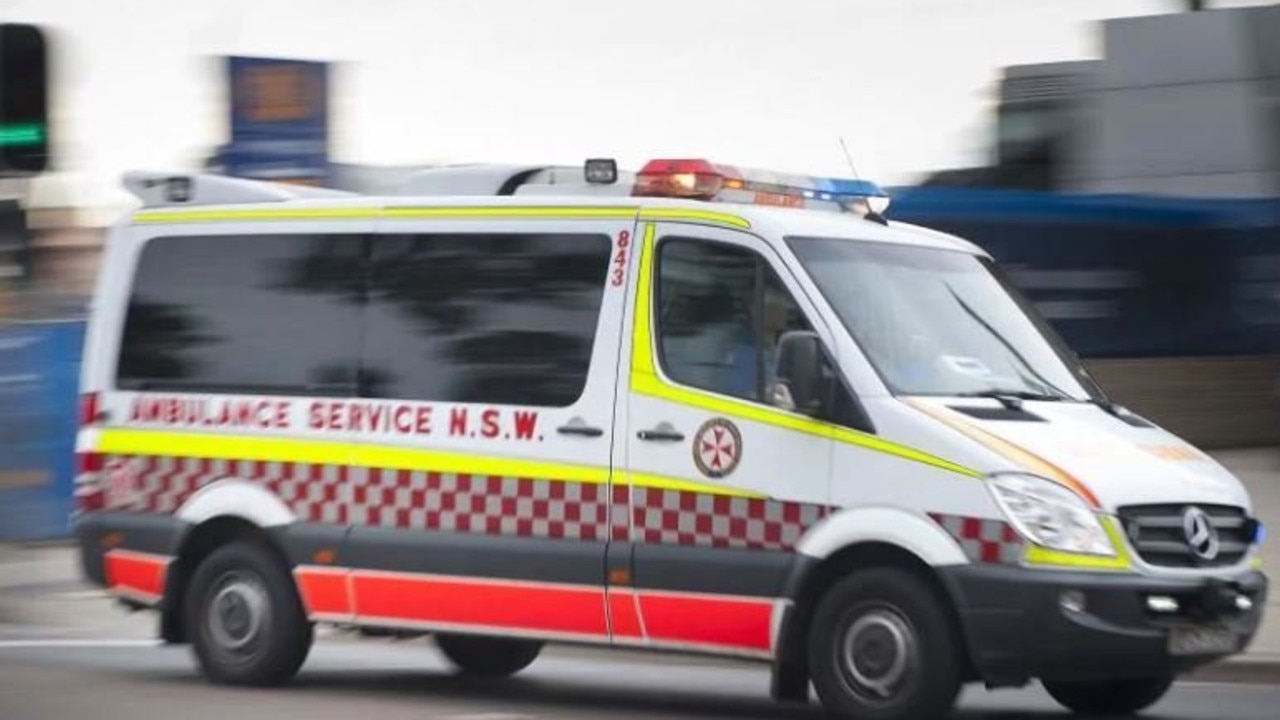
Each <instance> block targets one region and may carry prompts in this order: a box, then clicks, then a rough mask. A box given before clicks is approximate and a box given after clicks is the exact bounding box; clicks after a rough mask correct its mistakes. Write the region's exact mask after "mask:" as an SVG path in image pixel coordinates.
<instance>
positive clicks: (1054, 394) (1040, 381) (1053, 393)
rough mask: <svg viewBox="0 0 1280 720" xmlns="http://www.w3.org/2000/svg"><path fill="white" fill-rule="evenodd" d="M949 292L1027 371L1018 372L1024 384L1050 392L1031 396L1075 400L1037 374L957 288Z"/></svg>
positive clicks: (962, 308)
mask: <svg viewBox="0 0 1280 720" xmlns="http://www.w3.org/2000/svg"><path fill="white" fill-rule="evenodd" d="M947 292H949V293H951V298H952V299H953V300H955V301H956V304H958V305H959V306H960V309H961V310H964V311H965V313H966V314H967V315H968V316H969V317H971V318H973V320H974V321H975V322H977V323H978V325H980V326H981V327H982V329H983V330H986V331H987V333H989V334H990V335H991V337H993V338H995V340H996V342H998V343H1000V344H1001V345H1003V346H1004V348H1005V349H1006V350H1008V351H1009V354H1010V356H1012V357H1013V358H1015V359H1016V360H1017V361H1018V364H1019V365H1021V366H1022V367H1023V369H1024V370H1026V374H1024V373H1022V372H1018V375H1019V376H1020V378H1019V379H1021V380H1023V381H1024V382H1027V381H1028V380H1030V382H1029V383H1028V384H1036V385H1040V386H1041V387H1043V388H1044V389H1045V390H1046V391H1048V392H1045V393H1030V394H1032V395H1044V396H1047V397H1049V398H1051V399H1056V400H1072V399H1074V398H1072V396H1071V393H1068V392H1067V391H1065V390H1063V389H1062V388H1060V387H1058V386H1056V385H1054V384H1053V383H1051V382H1049V379H1048V378H1046V377H1045V376H1043V375H1041V374H1040V373H1039V372H1037V371H1036V369H1035V367H1033V366H1032V365H1031V363H1030V362H1028V361H1027V359H1026V358H1025V357H1023V356H1022V353H1020V352H1018V349H1017V348H1015V347H1014V346H1013V343H1011V342H1009V340H1008V338H1006V337H1005V336H1003V335H1001V334H1000V333H999V332H997V331H996V329H995V328H994V327H992V326H991V323H989V322H987V321H986V319H985V318H983V317H982V316H981V315H979V314H978V311H977V310H974V309H973V308H971V307H969V303H967V302H965V301H964V300H962V299H961V298H960V296H959V295H958V294H957V293H956V291H955V288H953V287H951V285H950V284H949V283H948V284H947ZM1027 375H1030V376H1031V378H1028V377H1027ZM1032 378H1033V379H1032ZM1014 392H1015V393H1021V392H1023V391H1020V390H1018V391H1014ZM1026 399H1034V400H1040V399H1044V398H1042V397H1035V398H1026Z"/></svg>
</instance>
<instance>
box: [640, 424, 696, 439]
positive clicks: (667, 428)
mask: <svg viewBox="0 0 1280 720" xmlns="http://www.w3.org/2000/svg"><path fill="white" fill-rule="evenodd" d="M636 437H638V438H640V439H641V440H644V441H646V442H680V441H681V440H684V433H682V432H680V431H679V430H676V429H675V428H674V427H672V426H671V423H666V422H664V423H658V427H656V428H653V429H652V430H641V431H640V432H638V433H636Z"/></svg>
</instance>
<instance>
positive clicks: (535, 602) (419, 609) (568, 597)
mask: <svg viewBox="0 0 1280 720" xmlns="http://www.w3.org/2000/svg"><path fill="white" fill-rule="evenodd" d="M352 579H353V585H354V588H355V590H354V593H355V604H356V611H357V613H358V616H359V618H394V619H400V620H409V621H415V622H423V623H442V624H449V625H477V626H483V627H494V628H507V629H513V630H531V631H538V632H550V633H566V634H573V635H596V636H601V637H607V636H608V624H607V622H606V619H605V611H604V590H603V589H594V588H550V587H542V586H532V585H523V584H519V583H512V584H505V583H503V584H499V583H493V582H475V581H469V580H463V579H438V578H428V577H411V576H403V575H398V576H396V575H378V574H372V573H361V572H356V573H355V574H354V575H353V578H352Z"/></svg>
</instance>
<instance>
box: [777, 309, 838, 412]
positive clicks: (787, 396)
mask: <svg viewBox="0 0 1280 720" xmlns="http://www.w3.org/2000/svg"><path fill="white" fill-rule="evenodd" d="M774 375H775V380H774V383H773V385H772V386H771V387H770V388H769V402H770V403H772V404H773V405H774V406H776V407H781V408H784V409H787V410H794V411H796V412H801V413H804V414H806V415H818V414H820V413H821V411H822V408H823V403H824V397H825V396H826V382H825V379H824V376H823V375H824V374H823V355H822V340H821V339H819V338H818V335H817V334H816V333H813V332H809V331H807V330H793V331H791V332H787V333H783V335H782V337H781V338H779V339H778V358H777V369H776V371H775V373H774Z"/></svg>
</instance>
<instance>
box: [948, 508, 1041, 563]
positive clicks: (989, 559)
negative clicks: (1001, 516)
mask: <svg viewBox="0 0 1280 720" xmlns="http://www.w3.org/2000/svg"><path fill="white" fill-rule="evenodd" d="M929 517H931V518H933V521H934V522H936V523H938V524H939V525H941V526H942V528H943V529H944V530H946V531H947V532H948V533H950V534H951V537H953V538H955V539H956V542H958V543H960V547H961V548H962V549H963V550H964V554H965V556H966V557H968V558H969V559H970V560H972V561H973V562H977V563H986V564H995V565H1016V564H1018V563H1019V562H1021V561H1022V548H1023V545H1024V541H1023V539H1022V536H1021V535H1019V534H1018V531H1017V530H1015V529H1014V528H1013V526H1012V525H1010V524H1009V523H1007V522H1005V521H1003V520H992V519H988V518H976V517H965V516H962V515H944V514H942V513H929Z"/></svg>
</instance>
